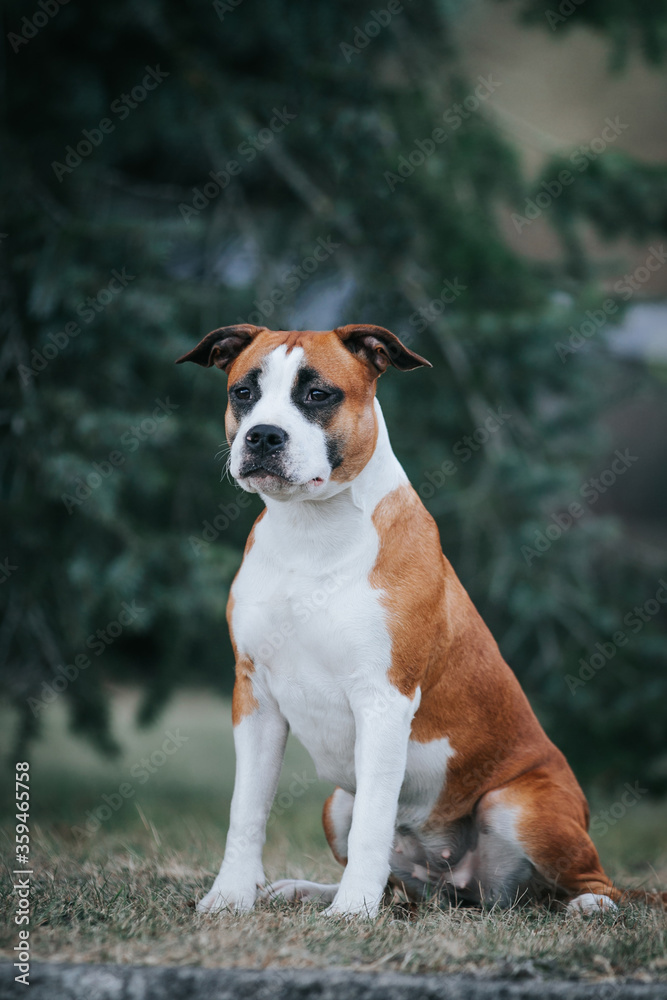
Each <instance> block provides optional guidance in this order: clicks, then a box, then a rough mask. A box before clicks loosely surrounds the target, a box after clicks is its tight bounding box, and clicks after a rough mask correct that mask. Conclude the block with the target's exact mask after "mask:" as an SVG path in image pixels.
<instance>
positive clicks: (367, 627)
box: [177, 324, 667, 918]
mask: <svg viewBox="0 0 667 1000" xmlns="http://www.w3.org/2000/svg"><path fill="white" fill-rule="evenodd" d="M185 361H191V362H194V363H195V364H198V365H202V366H203V367H211V366H212V365H215V366H216V367H217V368H220V369H222V370H223V371H225V372H226V373H227V376H228V383H227V389H228V405H227V410H226V415H225V429H226V434H227V439H228V441H229V444H230V448H231V450H230V455H229V469H230V472H231V475H232V476H233V477H234V479H235V480H236V482H237V483H238V484H239V485H240V486H241V487H242V488H243V489H244V490H246V491H248V492H250V493H258V494H259V495H260V497H261V498H262V500H263V501H264V504H265V507H264V510H263V511H262V513H261V514H260V515H259V517H258V518H257V520H256V522H255V524H254V526H253V528H252V531H251V533H250V536H249V538H248V542H247V544H246V547H245V552H244V556H243V563H242V565H241V568H240V570H239V572H238V574H237V575H236V577H235V579H234V582H233V584H232V587H231V592H230V597H229V604H228V614H227V618H228V623H229V630H230V635H231V639H232V644H233V647H234V653H235V657H236V676H235V683H234V692H233V700H232V721H233V726H234V743H235V751H236V779H235V785H234V794H233V798H232V804H231V815H230V827H229V833H228V836H227V842H226V848H225V856H224V860H223V862H222V865H221V867H220V872H219V874H218V876H217V877H216V879H215V881H214V883H213V886H212V888H211V890H210V892H208V894H207V895H206V896H204V898H203V899H202V900H201V901H200V902H199V904H198V907H197V909H198V911H199V912H201V913H216V912H219V911H223V910H231V911H236V912H240V911H246V910H249V909H251V908H252V907H253V906H254V905H255V902H256V901H257V899H258V898H260V899H262V898H263V899H266V898H269V897H276V896H278V897H283V898H286V899H291V900H302V899H320V900H322V901H323V902H325V903H326V904H328V905H327V907H326V909H325V910H324V913H325V914H326V915H329V916H344V917H353V916H364V917H370V918H373V917H375V916H376V915H377V914H378V911H379V909H380V906H381V904H382V901H383V899H385V898H389V896H388V895H387V894H389V893H392V892H395V891H396V890H399V891H400V892H402V893H403V894H405V896H407V899H408V900H409V901H412V903H417V902H419V901H421V900H424V899H429V898H436V897H437V898H442V899H444V900H450V901H451V900H455V901H456V902H461V903H464V904H470V905H477V906H483V905H493V904H498V905H500V906H503V907H507V906H510V905H512V904H514V903H515V902H517V901H519V900H542V901H546V902H549V903H553V904H556V905H560V906H563V905H564V906H567V907H568V908H569V909H571V910H574V911H577V912H579V913H582V914H591V913H595V912H600V911H609V910H612V911H613V910H615V909H616V908H617V904H618V903H619V902H620V901H622V900H624V899H625V898H639V897H641V898H642V899H645V900H646V901H647V902H649V903H655V904H658V903H665V902H667V893H662V894H660V893H655V894H647V893H640V892H635V893H634V894H633V893H628V892H624V891H622V890H620V889H618V888H616V886H615V885H614V884H613V883H612V882H611V880H610V879H609V878H608V877H607V875H606V874H605V872H604V871H603V869H602V867H601V864H600V860H599V858H598V854H597V851H596V849H595V847H594V845H593V842H592V841H591V839H590V837H589V836H588V832H587V830H588V823H589V809H588V805H587V802H586V799H585V797H584V794H583V792H582V790H581V788H580V787H579V785H578V783H577V780H576V778H575V777H574V774H573V772H572V771H571V769H570V767H569V765H568V763H567V761H566V759H565V757H564V756H563V754H562V753H561V752H560V751H559V750H558V749H557V748H556V747H555V746H554V745H553V743H552V742H551V741H550V740H549V739H548V737H547V735H546V734H545V732H544V730H543V729H542V727H541V726H540V723H539V722H538V720H537V718H536V717H535V715H534V713H533V711H532V709H531V707H530V705H529V703H528V700H527V698H526V696H525V695H524V693H523V691H522V689H521V687H520V685H519V683H518V681H517V679H516V677H515V675H514V673H513V672H512V670H511V669H510V667H509V666H508V665H507V664H506V663H505V661H504V660H503V658H502V656H501V654H500V651H499V649H498V646H497V645H496V643H495V641H494V639H493V637H492V636H491V633H490V632H489V630H488V629H487V627H486V625H485V623H484V621H483V620H482V618H481V617H480V615H479V613H478V612H477V610H476V609H475V607H474V605H473V603H472V601H471V600H470V598H469V596H468V594H467V592H466V591H465V590H464V588H463V586H462V585H461V583H460V582H459V580H458V578H457V576H456V573H455V572H454V570H453V569H452V567H451V565H450V563H449V562H448V561H447V559H446V557H445V556H444V555H443V553H442V548H441V544H440V539H439V535H438V530H437V527H436V525H435V522H434V520H433V518H432V517H431V516H430V514H429V513H428V512H427V511H426V509H425V507H424V506H423V504H422V502H421V500H420V498H419V496H418V495H417V493H416V492H415V490H414V489H413V488H412V487H411V485H410V483H409V481H408V479H407V477H406V475H405V472H404V471H403V469H402V467H401V465H400V464H399V462H398V460H397V458H396V457H395V455H394V453H393V451H392V449H391V445H390V442H389V437H388V434H387V429H386V425H385V422H384V419H383V416H382V411H381V409H380V405H379V403H378V401H377V399H376V395H375V390H376V384H377V380H378V377H379V376H380V375H381V374H382V373H383V372H384V371H385V370H386V369H387V368H388V367H389V366H393V367H394V368H396V369H398V370H399V371H404V372H405V371H410V370H412V369H416V368H419V367H422V366H427V367H431V365H430V362H428V361H427V360H426V359H425V358H422V357H420V356H419V355H418V354H415V353H414V351H412V350H410V349H409V348H408V347H406V346H405V345H404V344H403V343H401V341H400V340H399V338H398V337H396V336H395V335H394V334H392V333H391V332H390V331H389V330H386V329H384V328H383V327H378V326H366V325H348V326H343V327H339V328H337V329H335V330H330V331H324V332H319V331H305V332H303V331H301V332H297V331H272V330H269V329H267V328H266V327H257V326H252V325H248V324H241V325H236V326H228V327H222V328H221V329H218V330H214V331H212V332H211V333H209V334H208V335H207V336H206V337H204V339H203V340H202V341H201V342H200V343H199V344H198V345H197V346H196V347H195V348H194V350H192V351H190V352H189V353H188V354H185V355H184V356H183V357H181V358H179V359H178V361H177V363H178V364H180V363H182V362H185ZM315 593H318V594H321V595H323V596H324V598H325V599H324V600H321V601H318V602H317V603H315V602H313V601H312V600H309V599H310V598H312V595H313V594H315ZM290 728H291V729H292V731H293V732H294V733H295V735H296V736H297V737H298V739H299V740H300V741H301V742H302V743H303V745H304V746H305V748H306V749H307V750H308V752H309V753H310V755H311V757H312V759H313V761H314V763H315V766H316V769H317V773H318V775H319V777H320V779H322V780H325V781H330V782H332V783H333V784H334V785H335V786H336V787H335V790H334V792H333V793H332V794H331V795H330V796H329V798H328V799H327V800H326V802H325V804H324V810H323V825H324V832H325V834H326V837H327V840H328V842H329V845H330V847H331V850H332V852H333V855H334V857H335V858H336V860H337V861H339V862H340V864H341V865H342V866H343V867H344V870H343V874H342V877H341V880H340V883H338V884H335V885H320V884H317V883H312V882H307V881H304V880H298V879H284V880H281V881H279V882H275V883H273V884H272V885H269V886H266V885H265V877H264V871H263V866H262V849H263V845H264V841H265V828H266V822H267V819H268V816H269V810H270V809H271V805H272V802H273V798H274V796H275V793H276V787H277V784H278V778H279V775H280V771H281V767H282V762H283V754H284V750H285V743H286V740H287V734H288V730H289V729H290Z"/></svg>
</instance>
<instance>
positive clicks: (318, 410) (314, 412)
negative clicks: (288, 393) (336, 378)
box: [292, 368, 345, 427]
mask: <svg viewBox="0 0 667 1000" xmlns="http://www.w3.org/2000/svg"><path fill="white" fill-rule="evenodd" d="M313 389H321V390H322V391H323V392H326V393H328V394H329V395H328V396H327V398H326V399H323V400H312V399H311V400H309V399H308V394H309V393H310V392H311V391H312V390H313ZM344 399H345V393H344V392H343V390H342V389H339V388H338V386H335V385H330V384H329V383H328V382H326V381H325V380H324V379H323V378H322V376H321V375H320V373H319V372H318V371H316V370H315V369H314V368H300V369H299V371H298V372H297V376H296V381H295V383H294V386H293V387H292V402H293V403H294V405H295V406H296V407H297V409H298V410H299V411H300V412H301V413H303V415H304V417H306V419H307V420H311V421H312V422H313V423H314V424H319V425H320V427H326V426H327V424H328V423H329V421H330V420H331V418H332V417H333V416H334V414H335V412H336V410H337V409H338V407H339V406H340V404H341V403H342V402H343V400H344Z"/></svg>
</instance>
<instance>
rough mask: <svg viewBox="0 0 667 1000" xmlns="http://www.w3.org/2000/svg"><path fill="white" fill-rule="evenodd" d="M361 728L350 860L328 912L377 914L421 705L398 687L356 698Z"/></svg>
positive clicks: (354, 704)
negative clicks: (414, 723)
mask: <svg viewBox="0 0 667 1000" xmlns="http://www.w3.org/2000/svg"><path fill="white" fill-rule="evenodd" d="M351 702H352V711H353V713H354V719H355V726H356V739H355V746H354V762H355V775H356V792H355V797H354V807H353V810H352V825H351V827H350V833H349V836H348V841H347V857H348V862H347V866H346V868H345V871H344V873H343V877H342V879H341V883H340V887H339V889H338V892H337V894H336V898H335V899H334V901H333V903H332V904H331V906H329V907H328V908H327V909H326V910H325V913H326V914H327V915H328V916H336V915H344V916H352V915H354V914H358V915H360V916H367V917H375V916H376V915H377V912H378V909H379V907H380V901H381V899H382V895H383V893H384V890H385V887H386V884H387V879H388V878H389V856H390V853H391V848H392V844H393V840H394V830H395V825H396V812H397V809H398V796H399V792H400V790H401V785H402V784H403V779H404V776H405V765H406V760H407V752H408V739H409V737H410V724H411V722H412V717H413V715H414V713H415V711H416V710H417V706H418V704H419V692H418V693H417V695H416V697H415V698H413V699H410V698H407V697H406V696H405V695H402V694H400V693H399V692H398V691H397V690H396V689H395V688H393V687H392V688H390V689H389V691H388V692H387V690H385V691H383V692H381V693H379V692H378V691H373V692H362V693H361V694H356V695H354V696H353V698H352V699H351Z"/></svg>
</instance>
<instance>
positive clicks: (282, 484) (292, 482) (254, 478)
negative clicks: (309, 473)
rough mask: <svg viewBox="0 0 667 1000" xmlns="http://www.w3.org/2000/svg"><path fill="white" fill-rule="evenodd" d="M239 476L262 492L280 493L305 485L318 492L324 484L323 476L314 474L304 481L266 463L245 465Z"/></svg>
mask: <svg viewBox="0 0 667 1000" xmlns="http://www.w3.org/2000/svg"><path fill="white" fill-rule="evenodd" d="M238 478H239V479H243V480H245V481H246V482H247V483H249V484H250V485H251V486H252V487H253V488H254V489H256V490H258V491H259V492H261V493H278V492H282V491H284V490H285V489H286V488H288V487H293V488H299V487H302V488H303V487H305V488H306V489H307V490H308V491H309V492H310V491H313V490H314V491H315V492H317V491H318V490H319V487H321V486H323V485H324V479H323V478H322V476H314V477H313V478H312V479H309V480H308V481H307V482H305V483H304V482H299V481H298V480H296V479H292V478H290V477H289V476H286V475H285V474H284V472H278V471H276V470H275V469H272V468H267V466H265V465H252V466H251V465H247V466H243V468H241V470H240V472H239V474H238Z"/></svg>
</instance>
